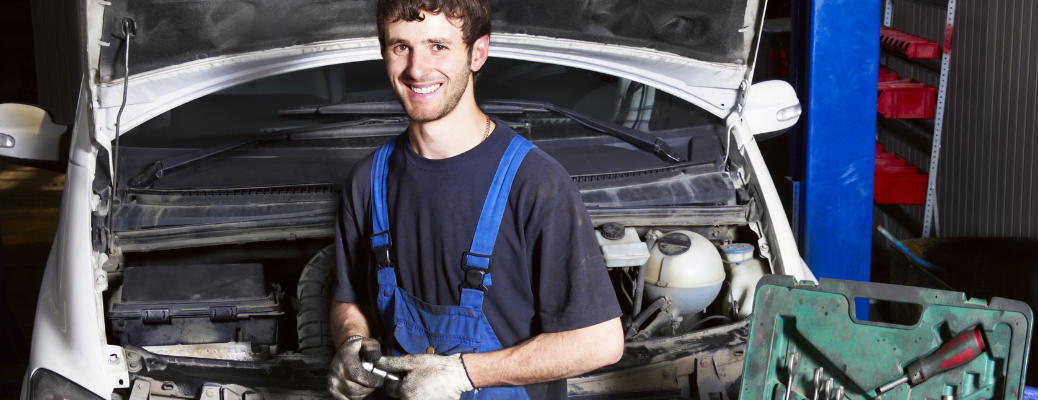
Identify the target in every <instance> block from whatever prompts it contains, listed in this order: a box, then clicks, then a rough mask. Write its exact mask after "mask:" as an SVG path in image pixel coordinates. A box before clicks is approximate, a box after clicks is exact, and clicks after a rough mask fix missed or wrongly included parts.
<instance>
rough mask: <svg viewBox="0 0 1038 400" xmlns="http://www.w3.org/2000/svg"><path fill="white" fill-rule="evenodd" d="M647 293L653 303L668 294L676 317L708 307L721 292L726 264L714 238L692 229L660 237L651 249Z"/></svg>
mask: <svg viewBox="0 0 1038 400" xmlns="http://www.w3.org/2000/svg"><path fill="white" fill-rule="evenodd" d="M646 268H647V270H646V272H645V283H646V285H645V296H646V298H647V299H648V301H649V302H653V301H656V300H657V299H659V298H660V297H666V298H668V299H670V301H671V302H672V303H673V307H672V313H673V314H675V315H676V316H680V315H687V314H694V313H697V312H700V311H703V310H704V309H706V307H707V306H709V305H710V303H712V302H713V301H714V299H715V298H716V297H717V294H718V293H719V292H720V291H721V285H722V284H723V283H724V278H725V273H724V266H723V265H722V263H721V256H720V254H718V252H717V248H716V247H714V245H713V243H710V240H707V238H705V237H703V236H702V235H700V234H698V233H695V232H692V231H675V232H671V233H669V234H667V235H666V236H663V237H661V238H659V240H657V241H656V244H655V245H654V246H652V250H650V251H649V261H648V263H647V264H646Z"/></svg>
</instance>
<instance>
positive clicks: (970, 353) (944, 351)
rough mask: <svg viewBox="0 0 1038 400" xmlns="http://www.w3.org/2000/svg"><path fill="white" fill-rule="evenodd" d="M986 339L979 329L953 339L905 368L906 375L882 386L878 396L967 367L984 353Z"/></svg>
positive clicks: (877, 392)
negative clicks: (898, 387) (966, 365)
mask: <svg viewBox="0 0 1038 400" xmlns="http://www.w3.org/2000/svg"><path fill="white" fill-rule="evenodd" d="M984 347H986V346H985V345H984V337H983V336H981V334H980V330H979V329H976V328H974V329H970V330H968V331H965V332H963V333H960V334H958V335H956V336H955V337H953V338H952V339H951V340H950V341H948V343H945V344H944V345H943V346H941V347H940V348H939V349H937V351H936V352H934V353H933V354H931V355H928V356H926V357H923V358H922V359H920V360H919V361H916V362H914V363H911V364H908V366H907V367H905V375H903V376H902V377H900V378H897V379H896V380H894V381H892V382H890V383H888V384H886V385H883V386H880V387H879V389H876V394H882V393H886V392H889V391H890V390H891V389H894V388H895V387H897V386H898V385H900V384H902V383H905V382H910V383H911V384H912V386H915V385H918V384H920V383H923V382H925V381H926V380H927V379H930V378H932V377H933V376H934V375H937V374H940V373H942V372H947V371H950V370H952V369H955V368H958V367H961V366H963V365H965V364H966V363H967V362H969V361H970V360H973V359H974V358H977V356H979V355H980V353H981V352H983V351H984Z"/></svg>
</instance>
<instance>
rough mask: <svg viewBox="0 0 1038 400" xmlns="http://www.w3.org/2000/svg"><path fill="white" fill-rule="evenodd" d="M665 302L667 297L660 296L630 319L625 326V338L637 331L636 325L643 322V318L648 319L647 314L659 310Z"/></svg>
mask: <svg viewBox="0 0 1038 400" xmlns="http://www.w3.org/2000/svg"><path fill="white" fill-rule="evenodd" d="M665 303H667V298H666V297H660V298H658V299H656V301H654V302H652V304H650V305H649V307H648V308H646V309H645V311H642V313H641V314H638V316H637V317H635V318H634V320H632V321H631V325H630V326H628V327H627V334H626V335H624V336H625V338H627V339H630V338H631V336H634V334H635V333H636V332H638V327H640V326H641V325H642V324H643V323H645V320H647V319H649V316H650V315H652V313H654V312H656V310H659V309H660V308H661V307H663V305H664V304H665Z"/></svg>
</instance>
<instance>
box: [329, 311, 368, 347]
mask: <svg viewBox="0 0 1038 400" xmlns="http://www.w3.org/2000/svg"><path fill="white" fill-rule="evenodd" d="M331 323H332V326H331V328H332V340H334V341H335V348H339V346H341V345H342V342H345V341H346V339H347V338H349V337H350V336H354V335H360V336H364V337H370V336H371V330H370V329H369V328H368V319H367V317H365V316H364V310H363V309H362V308H361V306H359V305H357V304H353V303H343V302H339V301H335V300H332V307H331Z"/></svg>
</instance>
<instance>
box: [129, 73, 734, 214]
mask: <svg viewBox="0 0 1038 400" xmlns="http://www.w3.org/2000/svg"><path fill="white" fill-rule="evenodd" d="M476 98H477V102H478V103H480V104H481V105H484V110H485V111H486V112H488V113H490V114H491V115H492V116H493V117H495V118H497V119H498V120H500V121H503V122H505V123H506V124H508V125H509V126H511V127H512V128H513V129H514V130H516V131H517V132H518V133H519V134H520V135H522V136H524V137H526V138H527V139H529V140H531V141H532V142H533V143H534V144H536V145H537V146H538V147H539V148H540V149H542V150H543V151H545V152H546V153H548V154H549V155H551V156H552V157H554V158H555V159H556V160H558V161H559V162H560V163H561V164H562V166H563V167H564V168H565V169H566V170H567V171H568V172H569V173H570V174H571V175H572V176H573V179H574V181H575V182H576V183H577V185H578V188H579V189H581V193H582V195H583V196H584V199H585V202H586V204H587V205H588V206H589V207H596V206H660V205H730V204H734V203H735V194H734V193H735V190H734V188H733V184H732V183H731V180H730V179H728V178H727V175H726V174H725V173H724V171H725V167H724V165H723V160H725V159H726V157H725V146H726V143H725V141H724V137H725V133H726V131H725V130H724V124H723V122H722V121H720V120H719V119H717V118H716V117H714V116H712V115H710V114H708V113H707V112H705V111H703V110H702V109H700V108H698V107H696V106H694V105H692V104H691V103H688V102H686V101H683V100H681V99H679V98H677V97H674V96H672V95H670V94H667V93H665V92H663V91H661V90H657V89H655V88H653V87H650V86H646V85H643V84H641V83H638V82H634V81H631V80H628V79H623V78H619V77H615V76H610V75H605V74H601V73H597V72H592V71H587V70H582V69H579V68H572V67H565V66H559V65H551V64H544V63H535V62H527V61H520V60H511V59H490V60H489V61H488V62H487V64H485V66H484V68H483V69H482V71H481V74H480V76H479V78H478V81H477V84H476ZM508 101H512V102H513V103H520V102H519V101H521V102H524V103H522V104H534V103H539V104H542V105H543V104H544V103H550V107H548V106H543V107H537V106H528V107H520V108H521V109H522V112H504V111H493V110H500V109H502V107H500V104H503V103H507V102H508ZM394 102H395V97H394V95H393V92H392V90H391V89H390V86H389V82H388V80H387V78H386V75H385V66H384V64H383V63H382V61H381V60H376V61H368V62H358V63H350V64H343V65H334V66H327V67H320V68H314V69H308V70H302V71H296V72H289V73H284V74H280V75H276V76H272V77H268V78H264V79H259V80H256V81H252V82H248V83H245V84H241V85H238V86H235V87H232V88H229V89H226V90H222V91H219V92H216V93H213V94H210V95H207V96H204V97H201V98H198V99H196V100H194V101H191V102H188V103H186V104H183V105H181V106H179V107H176V108H174V109H171V110H169V111H167V112H165V113H163V114H161V115H159V116H158V117H155V118H153V119H152V120H150V121H148V122H146V123H144V124H142V125H140V126H138V127H136V128H134V129H132V130H130V131H128V132H127V133H126V134H125V135H124V136H123V137H122V138H121V139H120V141H121V143H120V153H119V163H120V164H119V166H120V167H119V181H120V191H119V197H120V198H123V199H124V203H123V204H124V208H123V209H122V210H120V211H117V215H119V214H124V213H133V212H134V211H133V210H135V207H138V206H140V207H143V205H142V204H143V202H145V200H147V199H148V198H149V197H148V196H152V197H150V198H151V199H152V200H154V199H155V198H154V196H163V195H168V194H170V193H177V195H178V196H181V195H183V194H184V193H187V192H192V193H202V192H199V191H203V192H204V191H209V192H205V193H215V192H212V191H214V190H216V191H219V190H224V191H227V190H234V191H236V192H234V193H253V192H251V191H255V190H269V189H270V188H286V187H294V188H303V189H299V190H301V191H302V192H307V191H313V190H316V189H314V188H315V187H318V188H324V189H321V190H323V191H325V192H328V193H337V189H336V188H337V187H338V186H340V185H341V184H342V183H343V182H344V181H345V179H346V176H347V174H348V173H349V171H350V170H351V168H352V166H353V165H354V164H355V163H356V162H357V161H359V160H360V159H361V158H363V157H364V156H366V155H368V154H370V153H371V152H372V151H374V149H375V148H377V147H378V146H379V145H381V144H382V143H384V142H385V141H387V140H389V139H390V138H392V137H393V136H395V135H397V134H399V133H401V132H403V131H404V129H405V128H406V115H402V114H400V113H399V111H396V113H395V114H394V112H382V113H369V114H365V113H356V112H350V113H338V114H336V113H327V114H326V113H314V112H309V113H301V114H300V113H293V112H291V110H300V109H304V110H315V109H324V108H321V107H322V106H328V105H335V104H339V105H342V104H345V103H349V104H355V103H371V104H372V105H373V106H375V107H373V109H379V107H382V105H386V104H390V105H392V104H394ZM379 103H382V105H379ZM493 104H497V105H499V106H498V107H493V106H492V105H493ZM325 108H327V107H325ZM331 108H335V107H331ZM339 108H340V109H341V108H342V107H339ZM382 108H386V109H388V107H382ZM504 108H508V107H504ZM396 109H397V110H399V107H398V106H397V107H396ZM559 110H566V111H559ZM495 112H496V114H495ZM567 112H572V113H569V114H567ZM573 113H579V115H580V116H581V117H583V118H578V119H579V121H578V119H574V118H572V117H573V115H575V114H573ZM589 121H590V122H604V123H605V124H606V125H609V126H614V127H615V126H617V125H618V126H621V127H625V129H627V130H628V132H636V133H637V132H638V131H640V132H644V133H646V135H645V136H646V137H653V138H657V139H658V140H659V141H661V142H664V143H665V144H666V145H668V146H669V151H670V152H671V153H673V154H674V155H675V156H677V157H676V158H675V159H670V160H667V159H666V158H665V157H664V158H661V157H660V156H659V155H658V154H653V153H652V152H651V151H646V149H645V147H644V146H642V147H641V148H639V147H638V146H636V145H635V144H632V141H631V140H629V139H628V140H622V139H624V138H623V135H617V134H616V132H612V133H609V132H605V131H603V130H602V129H597V130H596V129H593V127H594V126H595V125H596V124H594V123H590V124H589V123H588V122H589ZM598 125H599V126H602V124H598ZM279 132H286V133H287V132H293V134H285V135H281V134H278V133H279ZM299 132H304V133H305V134H302V135H300V134H299ZM639 134H640V133H639ZM250 141H251V142H250ZM243 142H247V144H243ZM239 145H240V146H239ZM213 148H216V149H220V148H224V149H226V151H222V152H220V153H219V154H215V155H210V156H207V157H205V158H204V159H203V160H197V161H198V162H191V163H184V164H181V165H182V166H183V168H180V169H177V170H175V171H168V172H162V173H159V175H161V178H162V179H156V180H153V181H148V184H147V185H140V184H137V185H134V184H129V182H130V181H132V179H133V178H134V177H139V176H142V175H145V176H146V175H147V174H148V173H149V169H150V171H152V172H154V170H155V168H156V167H155V165H156V164H162V163H167V164H168V162H169V161H170V160H177V159H181V160H183V159H185V158H187V159H191V158H192V157H193V155H194V154H199V153H206V152H210V150H211V149H213ZM167 166H168V165H167ZM243 190H244V191H245V192H242V191H243ZM220 193H224V192H220ZM125 196H129V197H125ZM283 200H284V199H281V200H279V201H281V202H282V203H283V202H284V201H283ZM135 201H137V202H138V203H136V204H135V205H131V204H134V202H135ZM155 201H158V200H155ZM226 201H229V202H231V203H233V202H234V200H226ZM250 201H251V200H250ZM203 203H204V202H203ZM199 204H202V203H199ZM235 206H237V205H235ZM137 211H140V212H144V211H141V210H137ZM163 212H167V211H163ZM265 212H268V213H269V212H271V210H269V209H267V210H266V211H265ZM301 212H303V211H301ZM139 217H142V218H143V214H142V215H139ZM259 217H262V215H258V216H257V218H259ZM131 219H137V218H131ZM123 222H129V221H123ZM195 222H199V221H195ZM201 222H205V221H201ZM119 225H122V224H119ZM130 225H131V226H139V225H137V224H136V223H132V222H131V223H130Z"/></svg>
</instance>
